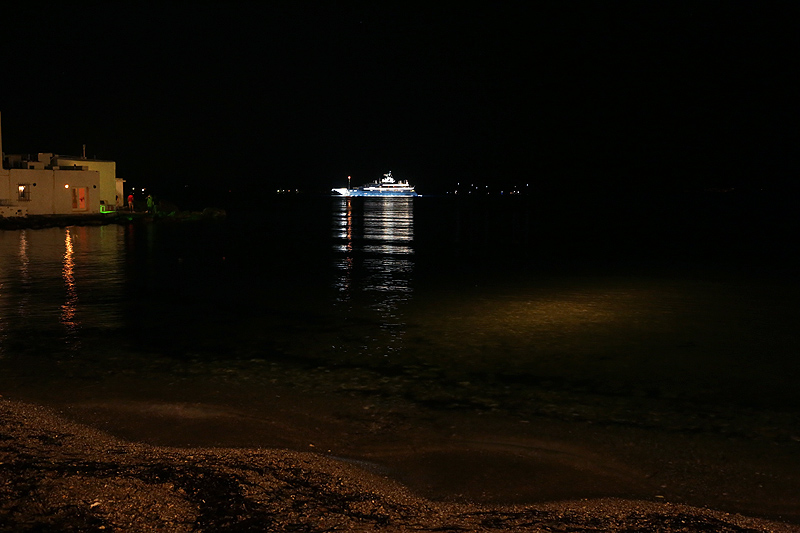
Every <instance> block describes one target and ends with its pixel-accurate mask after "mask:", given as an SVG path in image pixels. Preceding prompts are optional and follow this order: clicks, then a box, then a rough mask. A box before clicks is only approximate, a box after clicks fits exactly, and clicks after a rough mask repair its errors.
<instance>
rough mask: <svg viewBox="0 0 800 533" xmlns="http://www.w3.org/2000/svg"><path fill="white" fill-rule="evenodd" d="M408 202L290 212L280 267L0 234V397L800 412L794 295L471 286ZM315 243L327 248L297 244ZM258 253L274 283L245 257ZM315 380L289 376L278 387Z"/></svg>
mask: <svg viewBox="0 0 800 533" xmlns="http://www.w3.org/2000/svg"><path fill="white" fill-rule="evenodd" d="M418 200H419V199H409V198H404V199H388V200H387V199H379V198H374V199H371V198H366V199H352V198H341V199H332V200H331V204H325V209H324V211H323V210H320V209H316V207H315V210H314V214H315V215H316V216H318V217H319V218H318V219H313V218H312V217H309V213H308V212H307V211H306V212H302V211H301V212H299V213H297V214H293V210H289V209H287V210H286V213H288V214H286V213H281V217H282V218H281V219H280V221H279V222H280V225H279V227H280V231H281V232H283V234H285V239H284V240H282V241H280V243H279V245H278V246H274V247H273V248H270V247H269V245H270V244H273V243H274V241H272V240H270V239H272V238H274V235H275V233H276V232H277V230H275V229H274V228H273V227H272V226H266V227H263V228H259V229H260V231H258V232H254V231H252V228H251V227H249V226H248V227H246V228H242V227H236V228H234V230H232V232H231V233H232V234H233V235H234V236H235V235H239V236H240V241H233V242H232V243H230V244H229V242H230V239H229V237H230V234H225V233H224V232H223V233H220V234H219V235H217V236H216V237H213V238H212V237H211V236H210V235H211V234H210V233H208V232H207V230H208V228H203V227H192V226H168V225H167V226H160V225H142V226H103V227H70V228H66V229H63V228H62V229H59V228H53V229H46V230H21V231H4V232H0V341H2V345H0V361H5V362H6V363H5V366H2V367H1V368H0V378H2V379H5V380H6V382H8V380H12V379H14V376H15V374H14V372H12V371H11V369H10V367H9V365H8V361H9V360H10V359H14V360H15V362H16V363H15V364H17V365H18V368H21V366H20V365H23V364H24V362H25V361H26V360H29V359H34V356H35V358H38V359H45V358H48V357H49V358H52V359H58V358H60V357H62V356H64V355H65V354H67V355H68V357H66V356H65V357H62V359H66V358H69V360H70V362H69V364H70V365H72V366H71V367H70V372H72V374H74V375H77V376H82V377H84V378H86V377H87V376H89V377H90V379H85V380H84V381H83V383H84V384H88V383H90V382H91V380H93V379H96V380H98V383H99V382H100V381H101V380H102V379H106V378H105V377H103V376H106V375H114V374H115V373H121V372H139V373H141V375H142V376H143V379H144V378H145V376H146V379H147V381H148V382H152V383H153V387H154V388H158V384H159V380H161V381H162V382H169V383H171V382H172V381H174V380H175V379H176V372H178V371H181V372H187V370H186V369H187V368H189V367H191V368H192V369H193V370H192V371H193V372H198V373H202V372H207V373H209V374H213V375H216V374H217V373H219V374H224V375H225V376H228V379H230V380H231V381H232V382H235V383H236V384H237V387H243V384H244V383H247V384H249V386H251V387H252V392H253V394H258V391H259V389H258V384H259V383H263V382H271V381H270V380H275V379H280V378H278V377H276V376H275V375H274V374H270V372H274V368H273V367H270V369H268V370H267V369H266V368H267V367H266V366H263V367H259V366H258V364H263V362H264V361H272V360H273V359H271V358H274V359H275V360H280V361H289V362H292V363H290V364H294V363H293V362H300V363H303V364H305V363H308V362H310V363H311V364H310V365H308V366H311V367H320V368H326V369H332V368H355V367H358V368H361V369H366V373H365V374H363V376H366V377H363V379H364V380H367V381H370V382H371V384H370V386H374V385H375V382H378V381H380V380H381V379H383V378H386V379H390V377H387V376H394V377H392V378H391V379H394V381H388V382H386V383H388V384H389V385H391V387H389V385H387V386H386V387H387V390H386V391H384V392H386V394H397V395H399V396H402V397H424V398H431V397H434V396H435V397H436V398H443V400H442V403H445V404H447V405H450V404H458V405H462V404H468V403H469V402H467V401H466V400H465V399H464V398H466V397H482V398H488V397H492V398H493V399H492V401H491V402H490V403H487V405H495V404H499V405H503V402H507V405H514V406H519V405H527V406H528V407H530V406H532V405H536V406H538V407H541V406H542V405H545V404H547V405H550V404H556V403H558V402H555V401H553V400H552V398H545V399H544V400H543V399H542V396H541V395H539V396H536V394H538V393H542V392H543V391H545V392H547V391H551V390H556V389H558V390H567V391H568V392H569V394H572V393H573V392H575V391H584V392H587V391H588V394H590V395H591V394H605V395H609V397H613V398H623V399H625V400H626V401H627V402H628V404H627V405H626V408H628V407H631V406H635V404H637V403H639V402H640V399H641V398H642V397H655V398H662V399H663V398H666V399H676V398H683V399H687V398H688V399H692V398H697V397H703V398H704V401H705V400H707V399H710V401H717V402H718V403H726V402H729V401H731V400H737V401H739V400H741V401H743V402H747V401H750V400H751V399H757V400H758V401H762V400H763V401H764V403H771V404H775V403H780V402H781V401H783V400H786V399H789V400H795V401H796V400H797V393H796V390H795V387H794V383H795V380H794V378H795V377H798V362H797V358H796V353H797V348H798V339H797V336H796V333H795V325H794V316H795V313H794V312H793V309H794V306H795V304H796V301H797V298H798V291H797V287H796V285H786V284H780V283H773V282H770V281H769V280H766V281H765V280H763V279H757V278H746V277H729V278H725V277H724V276H717V275H713V276H710V277H709V276H708V275H706V276H705V277H703V276H698V275H695V274H694V273H691V272H690V273H688V274H686V275H684V276H679V275H673V274H668V275H646V274H643V273H629V272H628V273H625V275H621V274H619V273H617V274H613V273H612V274H600V273H595V274H591V275H589V274H583V275H577V274H574V273H569V272H565V273H553V272H550V273H549V274H544V273H542V272H537V271H534V270H530V271H528V270H523V271H521V272H517V273H516V274H515V275H512V274H511V273H509V271H508V270H507V269H505V268H504V266H503V265H502V264H498V265H496V266H495V267H494V269H493V270H490V271H488V272H487V271H485V270H481V271H480V272H479V273H476V272H477V271H473V270H470V266H471V265H470V264H469V263H468V262H464V263H463V264H461V265H459V269H457V270H459V271H458V272H455V271H454V270H453V269H450V268H446V267H442V268H438V266H439V265H440V263H439V262H438V259H439V257H440V256H434V254H435V253H438V252H439V250H438V249H435V250H432V247H431V246H428V247H425V246H424V243H423V244H421V243H420V239H423V240H425V239H430V235H431V234H432V231H433V230H432V227H431V220H434V221H435V222H436V223H438V222H439V221H440V219H438V218H433V217H432V218H427V219H426V218H425V215H426V212H425V211H424V208H425V205H424V204H423V205H422V206H420V203H419V201H418ZM415 209H416V212H415ZM415 215H416V216H415ZM292 216H294V217H296V218H291V217H292ZM301 220H302V221H303V222H304V223H305V224H306V225H301V224H300V223H299V221H301ZM445 222H446V221H445ZM442 225H444V224H442ZM309 227H311V229H312V230H313V231H314V232H315V234H321V235H322V236H323V237H324V238H322V239H319V240H317V241H309V240H308V239H307V235H308V229H309ZM293 231H294V232H295V233H292V232H293ZM253 234H256V235H260V236H263V241H259V240H257V239H256V238H253V237H252V235H253ZM427 242H430V241H427ZM242 243H246V244H247V245H246V246H243V245H242ZM262 248H263V249H268V250H271V253H272V254H273V255H272V256H271V257H272V258H273V262H272V263H269V264H266V265H265V264H264V262H265V261H269V259H268V260H265V259H263V256H262V255H261V254H259V253H253V250H260V249H262ZM433 248H436V247H433ZM237 250H239V255H238V260H237V255H236V254H235V253H234V252H235V251H237ZM295 250H301V251H303V253H297V254H295V253H292V252H293V251H295ZM441 253H445V252H441ZM226 257H227V258H228V259H226ZM309 264H312V265H313V266H314V268H313V269H309V268H308V265H309ZM448 264H449V265H452V264H453V262H452V261H451V262H450V263H448ZM420 265H424V266H425V267H426V268H420ZM431 265H435V266H436V267H437V268H432V267H431ZM278 286H279V287H280V290H276V287H278ZM129 339H134V340H135V341H136V342H127V341H128V340H129ZM9 356H11V357H9ZM254 360H258V361H261V362H262V363H253V364H250V363H248V362H250V361H254ZM165 361H166V362H165ZM2 364H3V363H0V365H2ZM303 364H299V365H298V368H305V367H304V366H303ZM159 365H161V366H159ZM170 365H173V366H170ZM192 365H195V366H192ZM165 368H166V369H169V368H172V369H174V368H178V369H179V370H175V371H173V370H165ZM59 369H60V367H58V366H57V365H52V368H49V367H46V368H45V369H44V371H45V372H51V373H52V374H53V375H57V374H58V373H59V371H60V370H59ZM198 369H200V370H198ZM39 371H41V369H37V372H39ZM20 373H22V370H20ZM27 375H31V372H28V373H27ZM332 375H333V374H326V375H324V376H322V377H319V379H320V380H322V379H332V380H333V379H338V378H333V377H330V376H332ZM376 375H378V376H381V377H378V378H376ZM325 376H328V377H325ZM398 376H399V377H398ZM351 377H352V376H351ZM346 379H350V377H348V378H346ZM353 379H355V377H353ZM359 379H362V378H359ZM259 380H262V381H259ZM303 380H307V381H303ZM311 380H312V378H311V374H309V373H308V372H306V371H305V370H302V371H301V370H298V371H297V373H296V374H293V375H292V378H291V380H287V381H291V382H292V383H301V382H303V383H310V381H311ZM1 381H2V380H0V382H1ZM465 383H468V384H469V385H464V384H465ZM29 386H30V387H36V386H44V381H42V385H39V384H38V383H37V382H36V380H31V381H30V382H29ZM308 386H309V387H312V385H310V384H309V385H308ZM313 386H323V384H322V381H320V382H319V383H316V384H314V385H313ZM326 386H330V387H332V388H333V389H336V388H337V387H338V384H337V383H333V382H331V383H328V384H327V385H326ZM492 387H494V388H493V389H492ZM490 389H491V391H490ZM240 390H241V391H242V393H243V394H244V392H245V390H247V389H246V388H241V389H240ZM0 394H2V391H0ZM531 398H533V399H531ZM562 400H563V398H562V399H561V400H559V401H562ZM754 401H755V400H754ZM473 403H474V402H473ZM514 408H517V407H514ZM564 409H565V410H568V408H567V407H565V408H564Z"/></svg>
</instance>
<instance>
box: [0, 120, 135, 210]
mask: <svg viewBox="0 0 800 533" xmlns="http://www.w3.org/2000/svg"><path fill="white" fill-rule="evenodd" d="M0 126H1V125H0ZM2 139H3V138H2V127H0V154H2V168H0V216H6V217H12V216H27V215H66V214H82V213H86V214H89V213H103V212H109V211H115V210H116V209H117V207H119V206H121V205H122V182H123V180H121V179H119V178H117V164H116V163H115V162H114V161H100V160H96V159H86V157H70V156H60V155H58V154H52V153H45V152H40V153H38V154H35V155H5V154H4V153H3V152H2V149H3V140H2Z"/></svg>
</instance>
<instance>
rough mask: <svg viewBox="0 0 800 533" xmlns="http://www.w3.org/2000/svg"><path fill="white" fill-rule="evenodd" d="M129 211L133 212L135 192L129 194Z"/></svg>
mask: <svg viewBox="0 0 800 533" xmlns="http://www.w3.org/2000/svg"><path fill="white" fill-rule="evenodd" d="M128 211H130V212H131V213H133V194H129V195H128Z"/></svg>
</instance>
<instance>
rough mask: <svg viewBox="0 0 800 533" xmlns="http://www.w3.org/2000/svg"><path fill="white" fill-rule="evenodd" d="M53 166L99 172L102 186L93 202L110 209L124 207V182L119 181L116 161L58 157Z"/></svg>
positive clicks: (55, 158)
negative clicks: (82, 168) (81, 168)
mask: <svg viewBox="0 0 800 533" xmlns="http://www.w3.org/2000/svg"><path fill="white" fill-rule="evenodd" d="M52 164H53V165H57V166H59V167H60V168H66V167H73V166H77V167H84V168H87V169H89V170H96V171H98V172H99V173H100V186H99V192H98V195H97V196H96V197H95V198H94V200H93V201H95V202H97V204H98V205H99V204H100V203H101V202H102V203H103V205H105V206H107V207H108V208H109V209H113V208H114V206H122V205H123V198H122V180H121V179H120V180H117V163H116V161H98V160H95V159H82V158H71V157H64V156H60V155H57V156H54V157H53V163H52ZM98 209H99V207H98Z"/></svg>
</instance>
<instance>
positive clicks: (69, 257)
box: [61, 228, 79, 330]
mask: <svg viewBox="0 0 800 533" xmlns="http://www.w3.org/2000/svg"><path fill="white" fill-rule="evenodd" d="M74 253H75V252H74V250H73V245H72V234H71V233H70V230H69V228H67V230H66V232H65V236H64V264H63V267H62V269H61V276H62V278H63V279H64V284H65V285H66V289H67V298H66V300H65V301H64V304H63V305H62V306H61V323H62V324H64V326H66V327H67V329H69V330H73V329H75V328H76V327H77V326H78V325H79V324H78V322H77V321H76V319H75V315H76V310H77V305H78V293H77V290H76V288H75V258H74Z"/></svg>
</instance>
